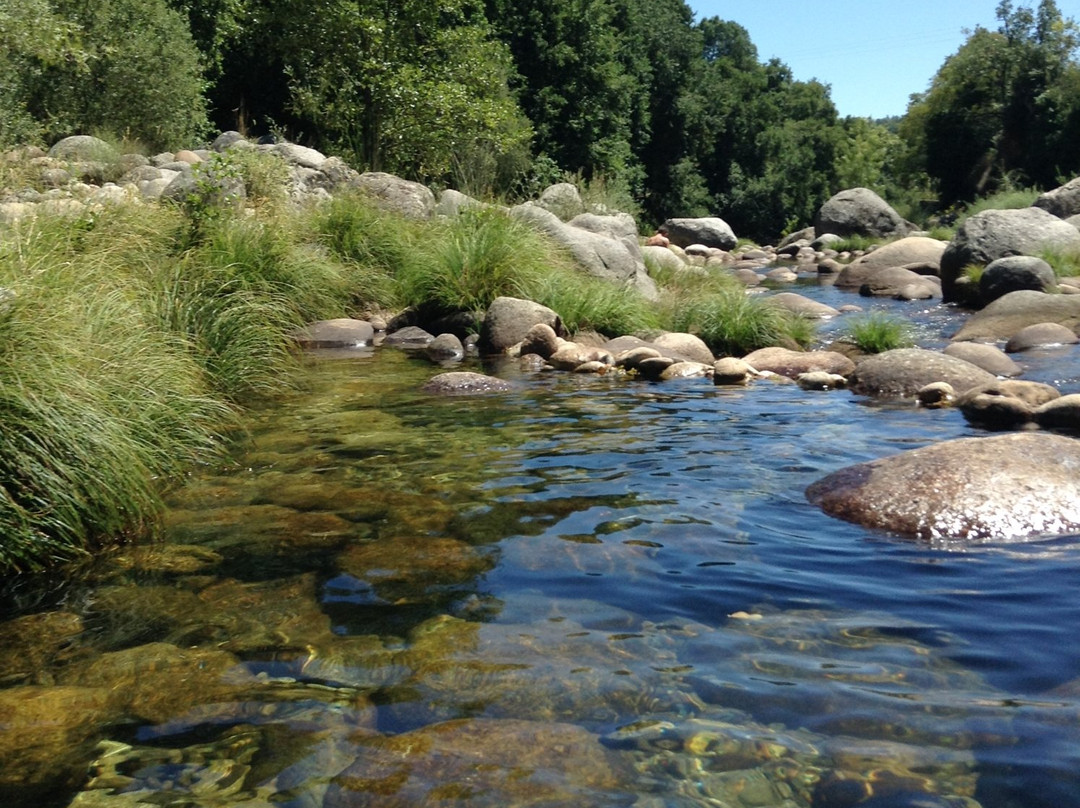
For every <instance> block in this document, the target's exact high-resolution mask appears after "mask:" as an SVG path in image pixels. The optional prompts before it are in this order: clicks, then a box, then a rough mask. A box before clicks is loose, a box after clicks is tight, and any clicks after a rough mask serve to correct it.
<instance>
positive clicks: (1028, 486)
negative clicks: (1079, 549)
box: [806, 432, 1080, 541]
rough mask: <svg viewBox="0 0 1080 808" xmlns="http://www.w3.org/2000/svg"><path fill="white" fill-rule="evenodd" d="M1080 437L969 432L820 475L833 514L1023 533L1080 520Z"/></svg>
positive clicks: (879, 522) (931, 529) (956, 535)
mask: <svg viewBox="0 0 1080 808" xmlns="http://www.w3.org/2000/svg"><path fill="white" fill-rule="evenodd" d="M1078 469H1080V441H1078V440H1076V439H1074V438H1068V437H1063V436H1060V435H1051V434H1048V433H1043V432H1034V433H1032V432H1019V433H1011V434H1007V435H997V436H992V437H979V438H960V439H956V440H950V441H945V442H943V443H938V444H934V445H931V446H926V447H923V448H921V449H914V450H912V451H909V452H904V453H902V454H899V455H893V456H891V457H886V458H882V459H880V460H875V461H872V462H870V463H860V464H858V465H855V466H850V467H848V468H846V469H841V470H840V471H837V472H834V473H833V474H830V475H828V476H827V477H824V478H822V479H821V480H819V481H818V482H816V483H814V484H812V485H811V486H810V487H809V488H808V489H807V491H806V495H807V498H808V499H809V500H810V501H811V502H812V503H813V504H815V505H817V506H819V507H821V508H822V509H823V510H824V511H825V512H826V513H828V514H829V515H830V516H836V517H838V518H840V519H845V520H847V521H849V522H856V523H857V524H860V525H863V526H865V527H873V528H880V529H882V530H888V531H891V532H894V533H899V534H902V535H906V536H913V537H919V538H925V539H941V540H951V539H956V540H964V541H1017V540H1023V539H1027V538H1032V537H1035V536H1039V535H1044V534H1056V533H1066V532H1073V531H1076V530H1078V529H1080V475H1078V474H1077V470H1078Z"/></svg>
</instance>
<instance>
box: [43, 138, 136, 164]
mask: <svg viewBox="0 0 1080 808" xmlns="http://www.w3.org/2000/svg"><path fill="white" fill-rule="evenodd" d="M119 156H120V153H119V152H118V151H117V150H116V149H115V148H113V147H112V146H110V145H109V144H108V143H106V142H105V141H104V140H102V139H101V138H97V137H93V136H92V135H72V136H71V137H66V138H63V139H62V140H58V141H57V142H56V143H54V144H53V145H52V147H51V148H50V149H49V157H52V158H53V159H54V160H70V161H72V162H78V163H95V162H108V161H110V160H115V159H117V158H118V157H119Z"/></svg>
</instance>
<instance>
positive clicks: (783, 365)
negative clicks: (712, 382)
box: [743, 347, 855, 379]
mask: <svg viewBox="0 0 1080 808" xmlns="http://www.w3.org/2000/svg"><path fill="white" fill-rule="evenodd" d="M743 361H744V362H746V364H748V365H750V366H751V367H753V368H755V369H756V370H758V371H765V370H767V371H771V372H773V373H776V374H778V375H780V376H787V377H788V378H791V379H795V378H798V377H799V376H800V375H802V374H803V373H812V372H815V371H821V372H824V373H832V374H836V375H837V376H849V375H851V373H852V372H853V371H854V370H855V363H854V362H852V361H851V360H850V359H849V358H848V357H846V356H844V355H843V354H842V353H837V352H836V351H792V350H791V349H789V348H780V347H774V348H760V349H758V350H756V351H754V352H753V353H749V354H747V355H746V356H744V357H743Z"/></svg>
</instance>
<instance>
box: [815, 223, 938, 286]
mask: <svg viewBox="0 0 1080 808" xmlns="http://www.w3.org/2000/svg"><path fill="white" fill-rule="evenodd" d="M945 247H946V242H944V241H939V240H938V239H934V238H928V237H926V236H908V237H907V238H902V239H899V240H898V241H893V242H891V243H889V244H884V245H882V246H881V247H878V248H877V249H876V250H874V251H873V252H870V253H867V254H866V255H863V256H860V257H859V258H856V259H855V260H854V261H852V262H851V263H850V264H848V265H847V266H845V267H842V268H841V269H840V270H839V274H838V275H837V277H836V285H837V286H838V287H840V288H842V289H858V288H859V287H861V286H862V285H863V284H864V283H866V282H867V281H869V280H870V279H871V278H872V277H873V276H874V275H875V274H877V273H878V272H881V271H882V270H885V269H891V268H893V267H904V268H906V269H910V270H912V271H916V270H914V269H913V267H918V268H919V270H920V271H919V272H918V274H920V275H925V274H935V275H936V274H937V273H936V271H935V272H930V270H932V269H933V268H934V267H938V266H939V265H940V264H941V256H942V254H943V253H944V252H945Z"/></svg>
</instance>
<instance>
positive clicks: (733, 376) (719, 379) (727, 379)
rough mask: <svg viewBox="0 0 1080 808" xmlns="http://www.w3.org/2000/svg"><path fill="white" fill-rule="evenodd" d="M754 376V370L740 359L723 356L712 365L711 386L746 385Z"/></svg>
mask: <svg viewBox="0 0 1080 808" xmlns="http://www.w3.org/2000/svg"><path fill="white" fill-rule="evenodd" d="M753 376H754V368H752V367H751V366H750V364H749V363H748V362H745V361H743V360H742V359H736V358H735V357H734V356H725V357H723V358H722V359H717V360H716V362H714V363H713V384H715V385H739V384H746V383H747V382H749V381H750V379H751V378H752V377H753Z"/></svg>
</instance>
